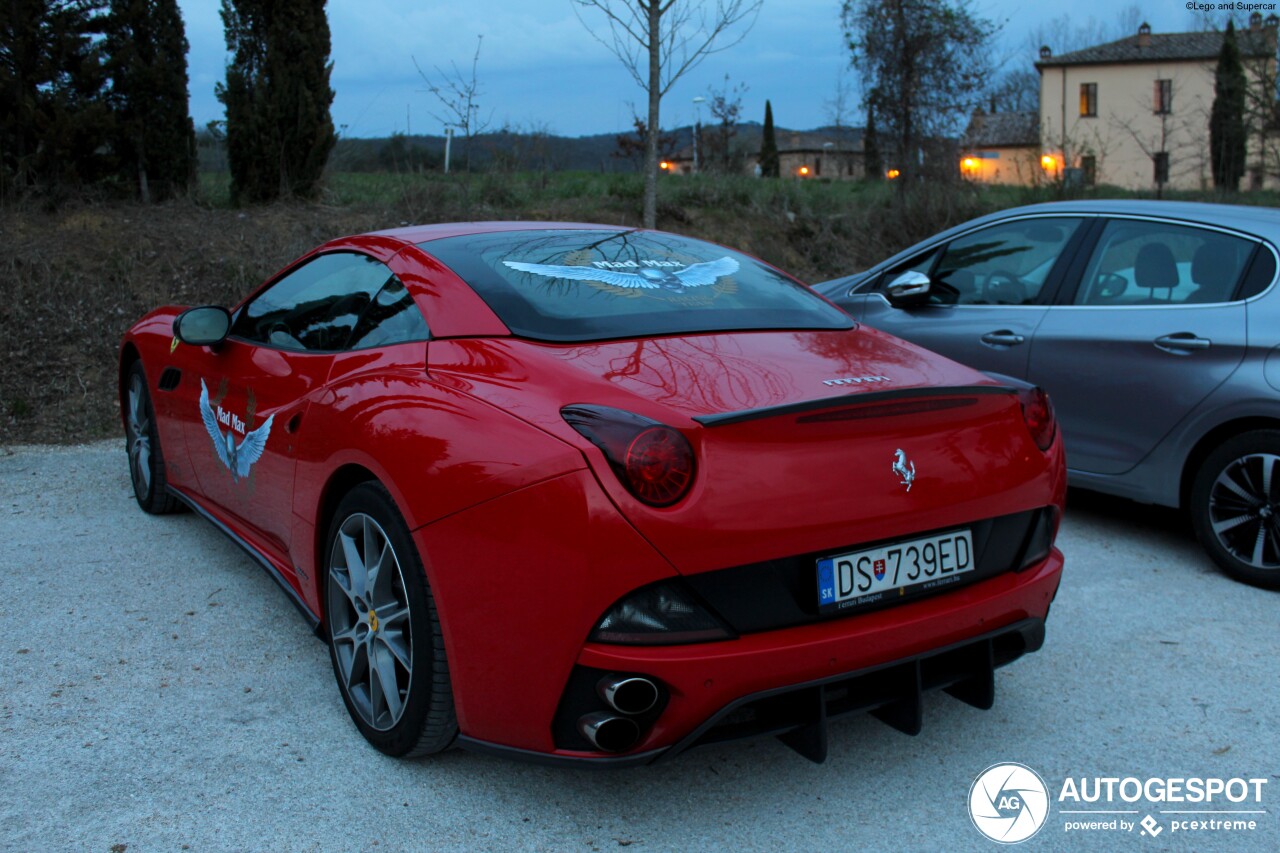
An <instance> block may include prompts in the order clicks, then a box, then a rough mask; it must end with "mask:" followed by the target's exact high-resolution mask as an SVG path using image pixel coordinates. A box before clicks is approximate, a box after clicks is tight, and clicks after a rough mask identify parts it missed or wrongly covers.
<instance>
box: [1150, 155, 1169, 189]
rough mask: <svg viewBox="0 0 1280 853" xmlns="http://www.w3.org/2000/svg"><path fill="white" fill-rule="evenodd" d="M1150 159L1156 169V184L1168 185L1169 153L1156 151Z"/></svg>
mask: <svg viewBox="0 0 1280 853" xmlns="http://www.w3.org/2000/svg"><path fill="white" fill-rule="evenodd" d="M1151 159H1152V161H1153V162H1154V163H1155V167H1156V174H1155V178H1156V183H1157V184H1167V183H1169V152H1168V151H1157V152H1156V153H1155V155H1154V156H1153V157H1152V158H1151Z"/></svg>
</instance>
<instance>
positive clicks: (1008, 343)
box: [981, 329, 1026, 347]
mask: <svg viewBox="0 0 1280 853" xmlns="http://www.w3.org/2000/svg"><path fill="white" fill-rule="evenodd" d="M981 340H982V342H983V343H984V344H991V345H992V346H1003V347H1012V346H1017V345H1018V344H1020V343H1022V342H1023V341H1025V340H1026V338H1024V337H1023V336H1022V335H1015V334H1014V333H1013V332H1011V331H1009V330H1008V329H1001V330H1000V331H998V332H987V333H986V334H985V335H983V336H982V339H981Z"/></svg>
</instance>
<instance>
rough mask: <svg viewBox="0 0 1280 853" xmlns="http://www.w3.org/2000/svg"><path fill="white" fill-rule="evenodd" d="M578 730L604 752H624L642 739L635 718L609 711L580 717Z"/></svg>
mask: <svg viewBox="0 0 1280 853" xmlns="http://www.w3.org/2000/svg"><path fill="white" fill-rule="evenodd" d="M578 731H579V732H581V733H582V736H583V737H584V738H586V739H587V740H588V741H590V742H591V745H592V746H594V747H595V748H596V749H599V750H601V751H602V752H622V751H623V750H627V749H630V748H631V747H633V746H635V745H636V742H637V741H639V740H640V727H639V726H638V725H636V723H635V720H629V719H627V718H626V717H615V716H614V715H613V714H610V713H609V712H608V711H595V712H594V713H591V714H587V715H585V716H583V717H581V718H579V720H578Z"/></svg>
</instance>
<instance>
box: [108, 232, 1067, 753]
mask: <svg viewBox="0 0 1280 853" xmlns="http://www.w3.org/2000/svg"><path fill="white" fill-rule="evenodd" d="M120 395H121V406H122V411H123V416H124V425H125V430H126V434H127V441H128V455H129V470H130V474H131V478H132V482H133V488H134V492H135V494H136V496H137V500H138V503H139V505H141V507H142V508H143V509H144V510H146V511H147V512H151V513H163V512H170V511H173V510H176V509H179V508H181V507H189V508H190V509H192V510H194V511H195V512H197V513H199V514H200V515H202V516H204V517H205V518H207V519H208V520H209V521H211V522H213V523H214V524H215V525H217V526H218V527H219V528H220V529H221V530H222V531H223V532H225V533H226V534H227V535H228V536H230V537H231V538H232V539H233V540H234V541H235V542H236V543H237V544H238V545H240V546H241V547H242V548H243V549H244V550H245V551H246V552H248V553H249V554H250V555H251V556H252V557H253V558H254V559H255V560H256V561H258V562H259V563H261V564H262V566H263V567H264V568H265V569H266V570H267V571H268V572H269V573H270V575H271V576H272V577H273V578H274V579H275V580H276V581H277V582H278V583H279V585H280V587H281V588H282V589H283V590H284V591H285V593H286V594H287V595H288V596H289V597H290V598H291V599H292V601H293V603H294V604H295V605H297V607H298V609H299V610H300V611H301V612H302V615H303V616H304V617H305V618H306V619H307V620H308V621H309V622H310V623H311V624H312V625H313V626H314V627H315V629H316V631H317V633H318V634H319V635H320V636H321V637H322V638H323V639H324V640H325V641H326V642H327V643H328V646H329V649H330V654H331V657H332V660H333V670H334V674H335V675H336V677H337V680H338V686H339V690H340V692H341V695H342V698H343V700H344V702H345V703H346V706H347V710H348V711H349V712H350V714H351V718H352V720H353V721H354V722H355V725H356V727H357V728H358V729H359V730H360V732H361V734H363V735H364V737H365V738H367V739H368V740H369V742H370V743H372V744H373V745H374V746H375V747H377V748H378V749H380V750H382V751H383V752H385V753H387V754H390V755H403V756H412V755H422V754H426V753H433V752H438V751H440V750H443V749H446V748H447V747H449V746H451V745H457V746H462V747H465V748H468V749H477V750H488V751H495V752H499V753H502V754H505V755H510V756H518V757H526V758H536V759H544V760H550V761H563V762H571V763H586V764H607V765H627V764H636V763H645V762H650V761H653V760H655V759H657V758H660V757H667V756H672V755H675V754H677V753H679V752H681V751H683V750H685V749H688V748H690V747H692V746H695V745H698V744H705V743H712V742H717V741H723V740H728V739H731V738H739V737H746V736H751V735H758V734H773V735H777V736H779V737H781V738H782V740H783V741H784V742H786V743H787V744H788V745H790V746H791V747H793V748H795V749H796V750H797V751H799V752H801V753H802V754H804V755H805V756H807V757H809V758H812V759H814V760H817V761H820V760H822V759H823V757H825V755H826V749H827V718H828V717H830V716H832V715H835V714H840V713H844V712H848V711H854V710H867V711H870V712H872V713H873V714H875V715H876V716H877V717H879V718H880V719H882V720H884V721H885V722H887V723H889V724H890V725H892V726H894V727H895V728H898V729H900V730H902V731H905V732H908V733H911V734H914V733H916V732H918V731H919V729H920V723H921V702H922V696H923V694H924V693H925V692H926V691H930V690H933V689H936V688H942V689H944V690H946V691H947V692H948V693H950V694H952V695H953V696H955V697H957V698H959V699H961V700H962V701H964V702H967V703H969V704H971V705H975V706H977V707H980V708H987V707H990V706H991V703H992V700H993V692H994V671H995V669H996V668H997V667H999V666H1002V665H1003V664H1007V663H1009V662H1010V661H1013V660H1014V659H1016V658H1018V657H1019V656H1020V655H1022V654H1024V653H1026V652H1031V651H1035V650H1037V649H1038V648H1040V645H1041V643H1042V642H1043V639H1044V621H1045V618H1046V616H1047V615H1048V611H1049V605H1050V602H1051V601H1052V600H1053V597H1054V594H1055V593H1056V591H1057V588H1058V582H1059V579H1060V576H1061V572H1062V555H1061V553H1060V552H1059V551H1058V550H1057V549H1056V548H1054V546H1053V542H1054V537H1055V535H1056V533H1057V528H1058V522H1059V519H1060V517H1061V512H1062V506H1063V501H1064V498H1065V489H1066V477H1065V469H1064V462H1063V452H1062V444H1061V441H1060V439H1059V438H1058V436H1057V427H1056V423H1055V421H1054V417H1053V410H1052V408H1051V406H1050V404H1049V401H1048V399H1047V397H1046V396H1045V395H1044V393H1043V392H1042V391H1041V390H1040V389H1038V388H1033V387H1030V386H1026V385H1023V384H1020V383H1017V382H1016V381H1014V380H1007V379H1004V378H1002V377H998V376H988V375H984V374H982V373H978V372H975V371H973V370H970V369H968V368H966V367H962V366H960V365H958V364H956V363H954V362H951V361H948V360H946V359H944V358H942V357H940V356H937V355H934V354H932V353H930V352H927V351H925V350H922V349H920V348H918V347H915V346H913V345H911V344H909V343H905V342H903V341H901V340H898V339H896V338H893V337H890V336H888V335H885V334H882V333H880V332H877V331H875V330H873V329H870V328H867V327H865V326H858V325H857V324H855V323H854V322H853V320H851V319H850V318H849V317H848V316H846V315H845V314H843V313H841V312H840V311H839V310H837V309H836V308H834V307H833V306H832V305H831V304H830V303H828V302H826V301H824V300H823V299H821V298H820V297H818V296H815V295H814V294H812V293H811V292H810V291H809V290H808V289H807V288H805V287H804V286H803V285H801V284H800V283H798V282H796V281H795V280H794V279H792V278H790V277H788V276H787V275H785V274H783V273H781V272H779V271H778V270H776V269H774V268H772V267H770V266H768V265H767V264H764V263H762V262H761V261H759V260H756V259H754V258H751V257H748V256H747V255H744V254H741V253H739V252H735V251H732V250H730V249H726V248H724V247H721V246H717V245H712V244H709V243H705V242H701V241H698V240H693V239H688V238H685V237H680V236H676V235H673V234H665V233H660V232H654V231H638V230H630V229H623V228H619V227H606V226H598V225H580V224H559V223H557V224H532V223H527V222H516V223H466V224H454V225H432V226H423V227H411V228H401V229H397V230H393V231H384V232H378V233H373V234H365V235H361V236H357V237H348V238H344V239H340V240H334V241H332V242H329V243H326V244H325V245H323V246H321V247H319V248H318V249H316V250H314V251H312V252H311V253H309V254H307V255H305V256H304V257H302V258H300V259H299V260H297V261H295V262H294V263H293V264H291V265H290V266H288V267H287V268H285V269H284V270H283V271H282V272H280V273H279V274H277V275H276V276H274V277H273V278H271V279H270V280H269V281H267V282H266V283H265V284H264V285H263V286H262V287H260V288H259V289H258V290H256V291H255V292H254V293H252V294H251V295H250V296H249V297H248V298H247V299H245V300H244V301H243V302H241V303H240V304H239V305H237V306H236V307H234V308H233V309H231V310H228V309H226V308H222V307H215V306H203V307H197V308H189V309H187V310H183V309H181V308H177V307H169V308H161V309H159V310H156V311H153V312H152V313H150V314H148V315H147V316H146V317H144V318H143V319H142V320H140V321H138V323H137V324H135V325H134V326H133V327H132V328H131V329H130V330H129V332H128V333H127V334H126V335H125V337H124V341H123V344H122V346H121V350H120Z"/></svg>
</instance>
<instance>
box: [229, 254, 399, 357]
mask: <svg viewBox="0 0 1280 853" xmlns="http://www.w3.org/2000/svg"><path fill="white" fill-rule="evenodd" d="M392 277H393V276H392V274H391V270H389V269H387V268H386V267H385V266H383V265H382V264H380V263H378V262H377V261H375V260H374V259H373V258H370V257H367V256H365V255H359V254H355V253H352V252H336V253H333V254H329V255H321V256H319V257H317V258H313V259H312V260H310V261H307V262H306V263H304V264H303V265H302V266H300V267H298V268H297V269H295V270H293V271H292V272H290V273H288V274H287V275H285V276H284V277H283V278H281V279H280V280H279V281H277V282H275V283H274V284H272V285H271V286H270V287H268V288H267V289H266V290H264V291H263V292H262V293H259V294H258V295H257V296H255V297H254V298H253V301H251V302H250V303H249V304H248V305H246V306H245V307H244V308H243V309H242V310H241V311H240V312H239V314H237V315H236V319H235V323H234V325H233V326H232V328H231V334H232V335H235V336H237V337H240V338H243V339H245V340H247V341H252V342H254V343H260V344H266V345H268V346H272V347H276V348H278V349H288V350H316V351H332V350H341V349H346V347H347V345H348V341H349V339H350V337H351V332H352V330H353V329H354V328H355V326H356V323H357V322H358V321H359V319H360V317H361V315H363V314H364V313H365V309H366V308H368V307H369V306H370V304H371V303H372V302H373V298H374V296H375V295H376V294H378V292H379V291H381V290H382V289H383V286H384V285H385V284H387V282H388V279H390V278H392Z"/></svg>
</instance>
